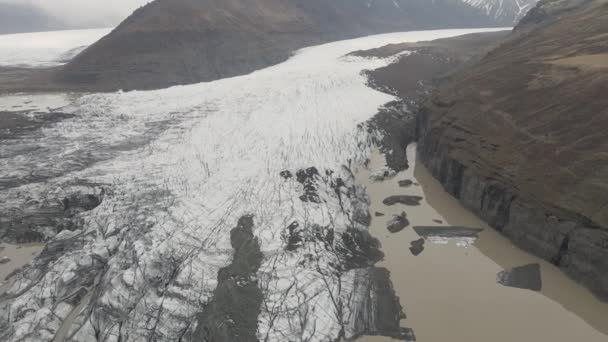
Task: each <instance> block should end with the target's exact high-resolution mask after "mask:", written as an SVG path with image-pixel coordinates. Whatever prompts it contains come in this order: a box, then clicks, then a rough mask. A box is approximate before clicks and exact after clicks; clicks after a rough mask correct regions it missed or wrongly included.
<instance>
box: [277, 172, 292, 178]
mask: <svg viewBox="0 0 608 342" xmlns="http://www.w3.org/2000/svg"><path fill="white" fill-rule="evenodd" d="M280 176H281V177H283V178H284V179H289V178H291V177H293V175H292V174H291V171H289V170H285V171H281V173H280Z"/></svg>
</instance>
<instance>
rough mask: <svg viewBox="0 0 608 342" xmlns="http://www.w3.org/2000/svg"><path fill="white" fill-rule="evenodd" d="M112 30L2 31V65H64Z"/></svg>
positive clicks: (0, 45)
mask: <svg viewBox="0 0 608 342" xmlns="http://www.w3.org/2000/svg"><path fill="white" fill-rule="evenodd" d="M110 31H112V28H101V29H88V30H65V31H48V32H34V33H17V34H4V35H0V66H3V67H27V68H36V67H51V66H58V65H63V64H65V63H66V62H67V61H69V60H70V59H72V58H73V57H74V56H76V55H77V54H78V53H80V52H81V51H82V50H84V49H85V48H86V47H88V46H89V45H91V44H93V43H94V42H96V41H98V40H99V39H101V38H102V37H103V36H105V35H107V34H108V33H110Z"/></svg>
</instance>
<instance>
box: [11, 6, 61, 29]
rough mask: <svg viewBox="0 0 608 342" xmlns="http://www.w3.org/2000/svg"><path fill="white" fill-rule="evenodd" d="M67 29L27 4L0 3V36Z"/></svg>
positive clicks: (54, 19)
mask: <svg viewBox="0 0 608 342" xmlns="http://www.w3.org/2000/svg"><path fill="white" fill-rule="evenodd" d="M67 28H69V27H68V26H67V25H65V24H64V23H62V22H61V21H60V20H58V19H57V18H54V17H53V16H50V15H48V14H47V13H46V12H44V11H43V10H41V9H39V8H37V7H35V6H32V5H29V4H12V3H10V4H9V3H2V2H0V34H8V33H23V32H39V31H51V30H61V29H67Z"/></svg>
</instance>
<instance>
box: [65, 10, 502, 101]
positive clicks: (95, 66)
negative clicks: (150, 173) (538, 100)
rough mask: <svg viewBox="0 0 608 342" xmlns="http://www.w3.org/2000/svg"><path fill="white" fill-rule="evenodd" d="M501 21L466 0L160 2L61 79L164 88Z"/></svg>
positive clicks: (87, 54)
mask: <svg viewBox="0 0 608 342" xmlns="http://www.w3.org/2000/svg"><path fill="white" fill-rule="evenodd" d="M495 25H497V21H496V20H495V19H493V18H489V17H488V16H487V15H486V14H485V13H483V12H482V11H480V10H478V9H475V8H472V7H471V6H469V5H467V4H465V3H463V2H461V0H437V1H433V2H429V1H426V0H414V1H411V0H375V1H372V0H331V1H327V0H249V1H245V0H221V1H220V0H157V1H155V2H153V3H151V4H148V5H147V6H144V7H143V8H140V9H139V10H137V11H135V12H134V13H133V15H131V16H130V17H129V18H127V19H126V20H125V21H124V22H123V23H122V24H121V25H120V26H119V27H117V28H116V30H114V32H112V33H111V34H110V35H108V36H107V37H105V38H104V39H102V40H100V41H99V42H98V43H97V44H94V45H93V46H91V47H90V48H89V49H87V50H85V51H84V52H83V53H82V54H81V55H79V56H78V57H77V58H75V59H74V60H73V61H72V62H71V63H70V64H69V65H67V66H66V68H65V69H64V70H63V71H62V72H61V73H60V74H59V75H58V79H59V80H60V81H62V82H66V83H70V84H78V85H80V86H82V87H83V88H85V89H86V88H95V89H106V90H112V89H117V88H122V89H135V88H137V89H141V88H159V87H165V86H169V85H174V84H185V83H194V82H200V81H209V80H214V79H219V78H223V77H230V76H235V75H241V74H245V73H248V72H251V71H253V70H256V69H259V68H261V67H265V66H268V65H272V64H275V63H277V62H280V61H283V60H285V59H286V58H287V57H289V55H290V54H291V53H292V51H293V50H295V49H298V48H301V47H303V46H307V45H310V44H316V43H321V42H327V41H331V40H335V39H342V38H349V37H356V36H361V35H367V34H373V33H382V32H392V31H402V30H410V29H415V28H416V29H428V28H448V27H471V26H476V27H480V26H495Z"/></svg>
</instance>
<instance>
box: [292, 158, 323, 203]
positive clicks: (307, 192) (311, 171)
mask: <svg viewBox="0 0 608 342" xmlns="http://www.w3.org/2000/svg"><path fill="white" fill-rule="evenodd" d="M318 176H319V170H317V168H316V167H314V166H313V167H309V168H307V169H300V170H298V172H296V180H297V181H298V183H300V184H302V185H303V186H304V194H303V195H302V196H300V200H301V201H302V202H312V203H321V199H320V198H319V194H318V193H317V187H316V185H315V178H316V177H318Z"/></svg>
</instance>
